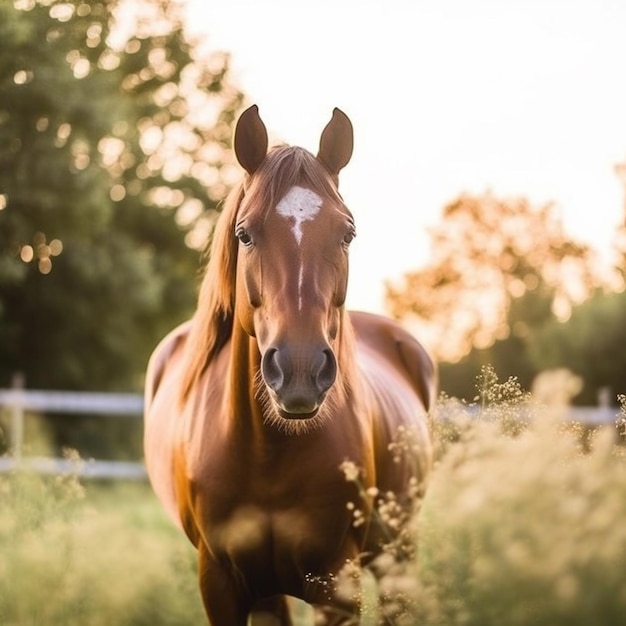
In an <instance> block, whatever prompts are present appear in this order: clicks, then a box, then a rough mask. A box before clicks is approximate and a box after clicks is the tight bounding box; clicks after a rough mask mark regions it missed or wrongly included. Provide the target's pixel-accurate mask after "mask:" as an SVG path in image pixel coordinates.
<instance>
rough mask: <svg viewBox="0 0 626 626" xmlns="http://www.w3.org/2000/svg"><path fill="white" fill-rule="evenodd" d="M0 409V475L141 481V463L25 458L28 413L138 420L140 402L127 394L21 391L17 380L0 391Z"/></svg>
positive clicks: (137, 396)
mask: <svg viewBox="0 0 626 626" xmlns="http://www.w3.org/2000/svg"><path fill="white" fill-rule="evenodd" d="M0 409H4V410H5V411H8V413H9V416H10V423H11V426H10V440H9V444H10V456H5V457H0V473H3V472H9V471H12V470H14V469H17V468H24V469H30V470H33V471H36V472H39V473H42V474H53V475H57V474H70V473H71V474H78V475H80V476H84V477H86V478H116V479H118V478H126V479H144V478H145V477H146V471H145V468H144V465H143V463H140V462H136V463H135V462H126V461H100V460H94V459H91V460H82V459H81V460H79V461H75V460H72V459H60V458H41V457H25V456H24V455H23V448H24V421H25V419H28V417H27V416H28V413H39V414H46V413H63V414H72V413H75V414H83V415H87V414H89V415H102V416H105V415H106V416H123V417H128V418H134V419H137V418H140V417H141V415H142V411H143V398H142V397H141V396H140V395H139V394H131V393H99V392H71V391H39V390H30V389H29V390H25V389H22V388H21V385H20V381H19V379H17V380H16V384H15V385H14V387H13V389H0Z"/></svg>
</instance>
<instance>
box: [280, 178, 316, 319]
mask: <svg viewBox="0 0 626 626" xmlns="http://www.w3.org/2000/svg"><path fill="white" fill-rule="evenodd" d="M321 207H322V199H321V198H320V197H319V196H318V195H317V194H316V193H315V192H314V191H311V190H310V189H305V188H304V187H298V186H297V185H295V186H294V187H292V188H291V189H290V190H289V191H288V192H287V193H286V194H285V197H284V198H283V199H282V200H281V201H280V202H279V203H278V204H277V205H276V212H277V213H278V214H279V215H282V216H283V217H286V218H291V219H293V225H292V227H291V232H292V233H293V236H294V237H295V238H296V241H297V242H298V245H301V244H302V224H303V223H304V222H310V221H311V220H313V219H315V217H316V216H317V214H318V213H319V212H320V209H321ZM303 282H304V267H303V265H302V259H300V270H299V272H298V309H299V310H302V285H303Z"/></svg>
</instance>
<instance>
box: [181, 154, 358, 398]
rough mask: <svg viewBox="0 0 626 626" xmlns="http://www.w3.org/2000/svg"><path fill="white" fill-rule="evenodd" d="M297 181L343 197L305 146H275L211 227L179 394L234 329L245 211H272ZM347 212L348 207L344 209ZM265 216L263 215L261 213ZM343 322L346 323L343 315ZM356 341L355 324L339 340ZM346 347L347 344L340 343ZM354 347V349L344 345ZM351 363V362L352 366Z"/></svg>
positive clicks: (186, 390) (235, 190) (192, 383)
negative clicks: (239, 224) (239, 229)
mask: <svg viewBox="0 0 626 626" xmlns="http://www.w3.org/2000/svg"><path fill="white" fill-rule="evenodd" d="M296 184H306V185H310V186H311V187H313V188H315V189H320V188H321V189H322V190H323V191H324V192H325V193H327V194H328V195H329V196H330V197H334V198H336V199H338V200H339V202H341V204H342V205H343V202H342V201H341V197H340V196H339V193H338V191H337V189H336V187H335V185H334V184H333V183H332V179H331V178H330V176H329V174H328V172H327V171H326V169H325V168H324V166H323V165H322V164H321V163H320V162H319V161H318V160H317V159H316V158H315V157H314V156H313V155H312V154H311V153H310V152H308V151H307V150H305V149H303V148H299V147H296V146H279V147H276V148H272V149H271V150H270V151H269V153H268V154H267V157H266V158H265V160H264V161H263V163H262V164H261V165H260V167H259V169H258V170H257V171H256V172H255V173H254V174H253V175H252V176H246V177H245V178H244V179H243V181H242V182H240V183H239V184H238V185H237V186H235V187H234V188H233V189H232V191H231V192H230V193H229V194H228V196H227V197H226V200H225V201H224V207H223V209H222V213H221V215H220V217H219V219H218V221H217V224H216V226H215V231H214V233H213V237H212V241H211V246H210V255H209V261H208V264H207V266H206V270H205V273H204V277H203V279H202V284H201V286H200V293H199V295H198V305H197V308H196V312H195V314H194V316H193V319H192V324H191V328H190V331H189V336H188V338H187V342H186V355H185V363H184V373H183V381H182V387H181V392H182V395H181V398H182V399H183V400H184V399H186V398H187V397H188V395H189V393H190V392H191V390H192V389H193V388H194V386H195V385H196V384H197V382H198V381H199V379H200V377H201V376H202V373H203V372H204V370H205V369H206V367H207V365H208V364H209V363H210V362H211V361H212V360H214V359H215V358H216V357H217V356H218V354H219V353H220V351H221V350H222V348H223V347H224V346H225V345H226V343H227V342H228V340H229V339H230V336H231V334H232V330H233V320H234V309H235V281H236V271H237V254H238V250H239V245H238V241H237V238H236V237H235V236H234V232H235V226H236V222H237V221H238V220H239V219H240V218H241V217H242V215H248V216H251V215H252V214H253V213H257V212H262V211H266V212H267V211H268V210H269V209H270V208H271V207H274V206H275V204H276V202H277V200H278V199H279V198H281V197H282V196H283V195H284V194H285V193H286V191H287V190H288V189H290V188H291V187H292V186H293V185H296ZM345 210H346V212H347V213H349V211H348V209H347V208H346V209H345ZM262 218H263V216H262V215H261V216H260V219H262ZM342 317H343V318H344V319H343V320H342V322H343V323H342V327H343V326H344V323H348V319H347V316H346V315H343V312H342ZM344 339H345V341H347V342H348V343H351V342H352V332H351V329H346V332H345V333H342V339H341V340H340V343H345V341H344ZM342 347H343V346H342ZM340 351H341V352H343V353H346V352H348V353H350V352H352V351H351V350H343V349H342V350H340ZM350 369H351V368H350Z"/></svg>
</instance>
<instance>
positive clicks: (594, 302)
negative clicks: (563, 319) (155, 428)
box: [528, 292, 626, 404]
mask: <svg viewBox="0 0 626 626" xmlns="http://www.w3.org/2000/svg"><path fill="white" fill-rule="evenodd" d="M625 319H626V292H621V293H609V294H606V293H602V292H598V293H597V294H596V295H595V296H594V297H593V298H591V299H589V300H588V301H586V302H584V303H583V304H581V305H580V306H578V307H576V308H575V309H574V311H573V313H572V316H571V318H570V319H569V320H568V321H567V323H565V324H563V323H559V322H558V321H557V320H553V321H551V322H550V323H548V324H546V325H545V326H543V327H542V328H540V329H538V330H537V332H535V333H534V334H533V336H532V337H531V339H530V341H529V342H528V343H529V356H530V359H531V361H532V363H533V365H534V367H535V368H537V369H539V370H544V369H552V368H557V367H562V366H566V367H568V369H570V370H571V371H572V372H575V373H576V374H578V375H579V376H581V377H582V378H583V380H584V387H583V390H582V392H581V395H580V396H579V397H578V398H577V401H578V402H580V403H582V404H596V403H597V400H598V391H599V390H600V389H602V388H605V387H606V388H608V389H609V390H610V391H611V394H610V398H611V400H612V402H613V403H616V402H617V396H618V395H619V394H624V393H626V323H624V320H625Z"/></svg>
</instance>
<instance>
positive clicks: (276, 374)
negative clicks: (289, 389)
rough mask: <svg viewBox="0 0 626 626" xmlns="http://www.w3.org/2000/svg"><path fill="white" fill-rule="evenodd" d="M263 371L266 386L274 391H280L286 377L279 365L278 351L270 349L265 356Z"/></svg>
mask: <svg viewBox="0 0 626 626" xmlns="http://www.w3.org/2000/svg"><path fill="white" fill-rule="evenodd" d="M261 371H262V373H263V378H264V380H265V384H266V385H267V386H268V387H269V388H270V389H273V390H274V391H276V390H278V389H280V388H281V387H282V385H283V383H284V380H285V375H284V373H283V371H282V369H281V367H280V365H279V363H278V350H277V349H276V348H268V349H267V350H266V351H265V354H264V355H263V361H262V363H261Z"/></svg>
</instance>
